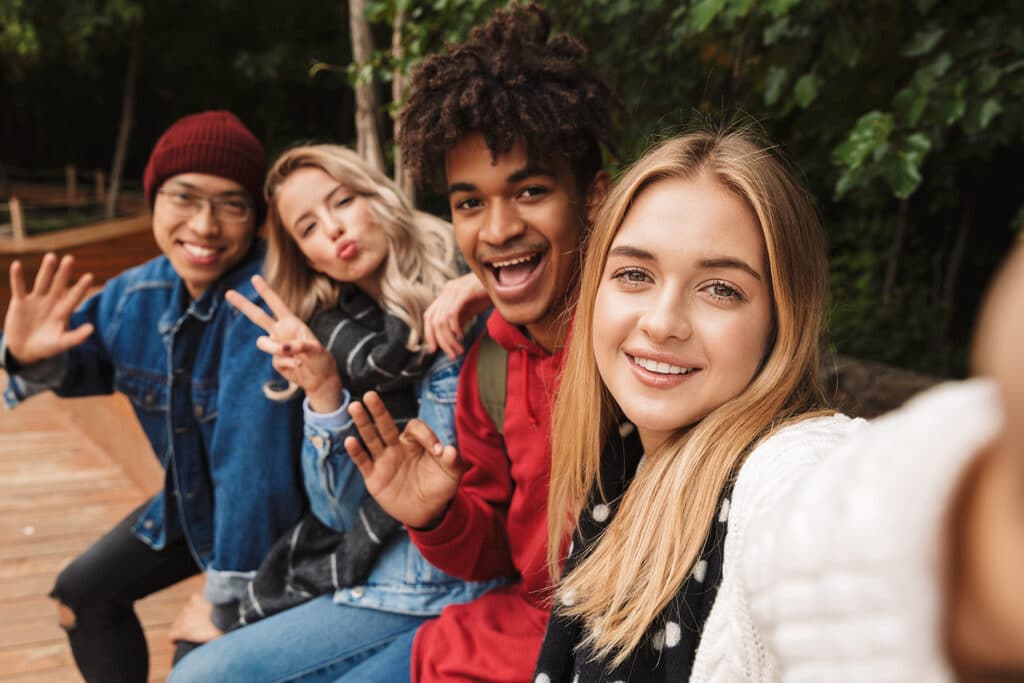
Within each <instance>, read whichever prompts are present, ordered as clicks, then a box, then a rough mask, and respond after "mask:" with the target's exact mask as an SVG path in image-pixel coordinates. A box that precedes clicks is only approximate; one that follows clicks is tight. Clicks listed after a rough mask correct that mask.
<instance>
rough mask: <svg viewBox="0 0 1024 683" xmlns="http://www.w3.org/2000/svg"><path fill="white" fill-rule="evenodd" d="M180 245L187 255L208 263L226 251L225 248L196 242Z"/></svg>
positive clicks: (182, 242)
mask: <svg viewBox="0 0 1024 683" xmlns="http://www.w3.org/2000/svg"><path fill="white" fill-rule="evenodd" d="M178 244H180V245H181V248H182V249H184V250H185V253H186V254H188V255H189V256H191V257H193V258H194V259H196V260H199V261H208V260H210V259H213V258H215V257H216V256H217V255H218V254H219V253H220V252H222V251H223V250H224V249H223V247H210V246H205V245H202V244H196V243H194V242H184V241H179V242H178Z"/></svg>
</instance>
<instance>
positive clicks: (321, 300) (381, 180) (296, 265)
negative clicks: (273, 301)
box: [264, 145, 457, 351]
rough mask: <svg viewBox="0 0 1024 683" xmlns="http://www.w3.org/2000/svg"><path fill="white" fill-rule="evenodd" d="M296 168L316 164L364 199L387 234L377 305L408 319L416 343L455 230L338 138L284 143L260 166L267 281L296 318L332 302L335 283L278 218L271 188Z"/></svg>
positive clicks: (447, 273) (450, 262)
mask: <svg viewBox="0 0 1024 683" xmlns="http://www.w3.org/2000/svg"><path fill="white" fill-rule="evenodd" d="M300 168H319V169H320V170H322V171H323V172H324V173H326V174H327V175H329V176H331V177H332V178H334V179H335V180H336V181H337V182H339V183H341V184H342V185H344V186H345V187H347V188H348V189H349V190H351V191H352V192H355V193H356V194H359V195H362V196H363V197H365V198H366V199H367V201H368V202H369V205H370V211H371V214H372V215H373V220H374V222H375V223H376V225H377V226H378V227H379V228H380V229H381V230H383V231H384V234H385V235H386V236H387V240H388V256H387V258H386V259H385V261H384V266H383V272H382V273H381V277H380V285H381V287H380V290H381V295H380V301H378V302H377V303H378V304H380V306H381V308H383V309H384V310H386V311H387V312H389V313H391V314H392V315H395V316H397V317H398V318H399V319H400V320H402V321H403V322H404V323H405V324H406V325H408V326H409V338H408V340H407V343H406V346H407V347H408V349H409V350H410V351H420V350H421V349H422V347H423V312H424V311H425V310H426V308H427V306H429V305H430V303H431V302H432V301H433V300H434V299H435V298H436V296H437V294H438V293H439V292H440V291H441V288H442V287H443V286H444V284H445V283H446V282H447V281H448V280H450V279H452V278H453V277H455V276H456V274H457V273H456V269H455V237H454V235H453V233H452V227H451V225H450V224H449V223H447V222H445V221H443V220H441V219H439V218H435V217H434V216H431V215H430V214H427V213H423V212H422V211H416V210H415V209H413V207H412V204H411V203H410V202H409V200H408V199H406V197H405V195H403V194H402V193H401V192H400V191H399V190H398V188H397V187H396V185H395V184H394V182H393V181H392V180H391V179H390V178H388V177H387V176H385V175H384V174H383V173H381V172H380V171H377V170H375V169H373V168H371V167H370V166H369V165H368V164H367V163H366V162H365V161H363V159H362V158H360V157H359V155H358V154H356V153H355V152H354V151H352V150H351V149H349V148H347V147H343V146H341V145H304V146H301V147H295V148H293V149H290V150H288V151H287V152H285V153H284V154H282V155H281V156H280V157H278V159H277V161H275V162H274V165H273V166H272V167H271V168H270V171H269V172H268V173H267V180H266V183H265V185H264V194H265V195H266V198H267V205H268V220H267V242H268V244H269V248H268V250H267V258H266V265H265V271H266V276H267V281H268V282H269V283H270V286H271V287H273V288H274V289H275V290H276V291H277V293H278V294H279V295H280V296H281V298H282V299H283V300H284V302H285V303H286V304H287V305H288V307H289V308H291V310H292V311H293V312H294V313H295V314H296V315H297V316H298V317H299V318H301V319H302V320H307V321H308V320H309V319H310V318H311V317H313V315H314V314H315V313H317V312H318V311H321V310H324V309H326V308H329V307H331V306H334V305H335V304H336V303H337V302H338V297H339V296H340V294H341V289H342V286H343V285H342V283H339V282H337V281H335V280H334V279H332V278H330V277H329V276H327V275H324V274H323V273H319V272H317V271H315V270H313V269H312V268H311V267H310V266H309V262H308V260H307V259H306V257H305V255H304V254H303V253H302V250H301V249H299V246H298V244H296V243H295V240H294V239H293V238H292V236H291V234H290V233H289V232H288V230H287V228H286V227H285V226H284V223H283V221H282V220H281V214H280V212H279V211H278V208H277V202H276V201H275V193H276V192H277V190H278V189H279V188H280V187H281V184H282V183H283V182H284V181H285V180H286V179H287V178H288V176H290V175H291V174H292V173H294V172H295V171H297V170H298V169H300Z"/></svg>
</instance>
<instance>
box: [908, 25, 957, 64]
mask: <svg viewBox="0 0 1024 683" xmlns="http://www.w3.org/2000/svg"><path fill="white" fill-rule="evenodd" d="M944 35H946V30H945V29H943V28H930V29H925V30H923V31H918V32H917V33H915V34H914V35H913V37H911V39H910V42H909V43H908V44H907V46H906V47H904V48H903V50H902V51H901V52H900V54H901V55H903V56H904V57H922V56H924V55H926V54H928V53H929V52H931V51H932V50H934V49H935V46H936V45H938V44H939V41H940V40H942V37H943V36H944Z"/></svg>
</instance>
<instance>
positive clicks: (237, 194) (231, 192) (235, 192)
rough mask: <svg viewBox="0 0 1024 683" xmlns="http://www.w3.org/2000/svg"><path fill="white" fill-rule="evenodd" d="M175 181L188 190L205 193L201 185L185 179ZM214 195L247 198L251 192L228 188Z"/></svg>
mask: <svg viewBox="0 0 1024 683" xmlns="http://www.w3.org/2000/svg"><path fill="white" fill-rule="evenodd" d="M173 182H174V184H175V185H179V186H181V187H183V188H185V189H186V190H192V191H193V192H199V193H204V194H205V191H204V190H203V188H201V187H199V186H198V185H193V184H192V183H186V182H185V181H184V180H175V181H173ZM213 196H214V197H246V198H247V197H248V196H249V193H248V192H246V191H245V190H227V191H226V192H218V193H217V194H215V195H213Z"/></svg>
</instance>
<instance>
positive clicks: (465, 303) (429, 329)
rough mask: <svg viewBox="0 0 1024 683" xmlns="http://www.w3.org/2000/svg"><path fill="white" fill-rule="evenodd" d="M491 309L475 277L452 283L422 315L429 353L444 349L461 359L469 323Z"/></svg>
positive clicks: (485, 291) (450, 354)
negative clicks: (466, 327) (465, 332)
mask: <svg viewBox="0 0 1024 683" xmlns="http://www.w3.org/2000/svg"><path fill="white" fill-rule="evenodd" d="M490 307H491V300H490V299H489V298H488V297H487V290H486V289H484V285H483V283H482V282H480V280H479V279H478V278H477V276H476V275H474V274H473V273H469V274H467V275H463V276H462V277H457V278H455V279H454V280H449V281H448V282H446V283H445V285H444V288H442V289H441V293H440V294H438V295H437V298H436V299H434V302H433V303H432V304H430V305H429V306H427V310H426V311H424V312H423V341H424V342H426V345H427V349H428V350H430V351H436V350H437V349H441V350H442V351H443V352H444V353H446V354H447V355H448V357H449V358H455V357H456V356H458V355H460V354H461V353H463V352H464V351H465V347H464V346H463V344H462V339H463V337H464V336H465V334H464V333H463V328H464V327H465V325H466V323H468V322H469V321H470V320H472V319H473V317H474V316H477V315H479V314H481V313H483V312H484V311H486V310H487V309H488V308H490Z"/></svg>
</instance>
